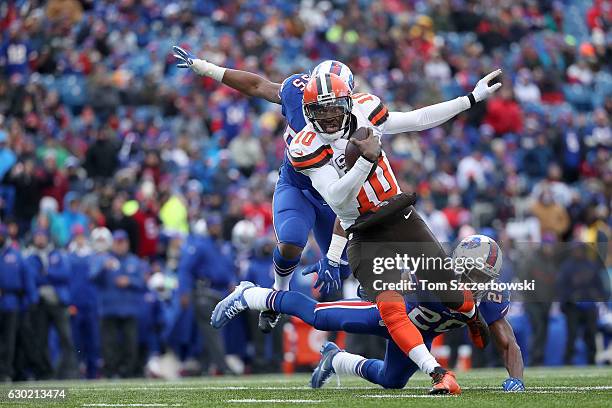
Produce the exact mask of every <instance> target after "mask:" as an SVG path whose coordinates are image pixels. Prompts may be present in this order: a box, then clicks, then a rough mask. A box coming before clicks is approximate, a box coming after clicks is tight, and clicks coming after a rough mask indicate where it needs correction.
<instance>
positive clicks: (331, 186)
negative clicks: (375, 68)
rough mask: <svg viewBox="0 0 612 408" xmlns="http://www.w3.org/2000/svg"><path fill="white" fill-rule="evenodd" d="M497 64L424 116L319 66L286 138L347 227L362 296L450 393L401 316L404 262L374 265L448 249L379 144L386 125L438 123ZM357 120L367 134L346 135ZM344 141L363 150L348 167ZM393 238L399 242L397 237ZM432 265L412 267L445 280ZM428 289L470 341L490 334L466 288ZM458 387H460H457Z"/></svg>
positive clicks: (481, 87) (406, 127) (448, 274)
mask: <svg viewBox="0 0 612 408" xmlns="http://www.w3.org/2000/svg"><path fill="white" fill-rule="evenodd" d="M500 73H501V70H497V71H494V72H492V73H491V74H489V75H487V76H486V77H484V78H483V79H482V80H481V81H479V83H478V85H477V87H476V88H475V90H474V92H472V93H470V94H469V95H467V96H463V97H459V98H456V99H454V100H451V101H448V102H444V103H440V104H437V105H433V106H431V107H429V108H428V109H427V110H426V112H427V114H424V115H422V116H425V117H415V114H414V112H407V113H402V112H394V113H393V115H390V114H389V113H388V110H387V108H386V107H385V106H384V104H383V103H382V102H381V101H380V100H379V99H378V98H377V97H376V96H374V95H370V94H355V95H353V94H352V92H351V90H350V88H349V87H348V86H347V85H346V83H344V81H342V80H341V79H340V78H339V77H338V76H337V75H335V74H333V73H320V74H318V75H315V76H313V77H311V79H310V81H309V82H308V84H307V85H306V88H305V89H304V97H303V109H304V116H305V117H306V119H307V121H308V124H307V125H306V127H305V128H304V129H302V130H301V131H300V132H299V133H298V134H297V135H296V137H295V138H294V139H293V140H292V141H291V144H290V146H289V158H290V161H291V164H292V165H293V166H294V167H295V169H297V170H298V171H300V172H302V173H303V174H305V175H307V176H308V177H309V178H310V179H311V181H312V185H313V186H314V187H315V188H316V189H317V191H318V192H319V193H320V194H321V196H322V197H323V198H324V199H325V201H326V202H327V203H328V204H329V206H330V207H331V208H332V209H333V210H334V212H335V213H336V215H337V216H338V219H339V220H340V224H341V226H342V228H343V229H344V230H346V231H347V232H348V234H349V235H348V239H349V245H348V257H349V264H350V267H351V270H352V271H353V274H354V275H355V277H356V278H357V279H358V280H359V282H360V283H361V285H362V287H363V288H364V290H365V292H366V294H367V295H368V297H369V298H370V299H372V300H375V302H376V304H377V306H378V309H379V311H380V314H381V317H382V319H383V321H384V323H385V325H386V327H387V328H388V330H389V333H390V334H391V337H392V338H393V340H394V341H395V343H396V344H397V345H398V347H399V348H400V349H401V350H402V351H403V352H404V353H405V354H406V355H408V356H409V357H410V358H411V359H412V360H413V361H414V362H415V363H416V364H417V365H418V366H419V368H420V369H421V370H422V371H424V372H426V373H427V374H430V375H431V376H432V378H433V380H434V387H436V386H437V387H439V388H440V390H441V391H446V392H450V393H455V392H457V390H460V389H459V386H458V385H457V383H456V381H455V376H454V374H453V373H452V372H450V371H446V370H444V369H443V368H442V367H440V366H439V364H438V363H437V362H436V360H435V358H434V357H433V356H432V355H431V354H430V353H429V351H428V350H427V347H426V346H425V345H424V343H423V338H422V336H421V334H420V333H419V331H418V329H417V328H416V327H415V325H414V324H413V323H412V322H411V321H410V320H409V319H408V318H407V315H406V305H405V303H404V300H403V297H402V295H401V293H400V292H398V291H396V290H393V289H392V286H389V285H387V286H385V285H381V283H384V284H395V283H400V282H401V272H402V269H403V268H402V267H400V266H394V267H391V268H389V269H388V270H385V271H384V276H382V275H379V274H375V273H374V268H373V264H374V260H375V259H377V258H378V259H394V258H395V255H396V254H398V253H399V254H402V253H406V252H408V253H409V255H411V256H415V257H418V256H421V257H423V258H428V259H441V260H443V259H445V258H447V257H446V254H445V252H444V249H443V248H442V246H441V245H440V243H439V242H438V241H437V240H436V238H435V237H434V235H433V234H432V233H431V231H430V230H429V228H428V227H427V226H426V224H425V222H424V221H423V220H422V218H421V217H420V216H419V215H418V214H417V213H416V210H415V209H414V207H413V204H414V202H415V198H414V195H413V194H412V195H409V194H405V193H402V192H401V190H400V188H399V185H398V183H397V180H396V178H395V175H394V174H393V170H392V169H391V166H390V164H389V161H388V159H387V157H386V155H385V154H384V152H383V151H382V149H381V142H380V137H381V136H382V134H384V133H398V132H402V131H411V130H419V129H418V125H419V123H420V122H423V123H425V122H426V123H428V124H429V126H428V127H431V123H437V124H441V123H443V122H445V121H446V120H448V119H450V118H451V117H453V116H455V115H456V114H458V113H460V112H462V111H464V110H466V109H468V108H470V107H471V106H472V105H474V104H475V103H476V102H478V101H480V100H483V99H485V98H486V97H487V96H489V95H490V94H492V93H493V92H495V91H496V90H497V89H499V87H500V86H501V84H499V83H496V84H492V85H489V82H490V81H491V80H492V79H494V78H495V77H497V76H498V75H499V74H500ZM360 128H366V129H367V132H368V136H367V137H366V138H364V139H362V140H356V139H350V136H351V135H352V134H353V133H354V132H355V131H356V130H357V129H360ZM348 143H354V144H356V145H357V147H358V148H359V150H360V152H361V156H359V157H358V158H357V159H356V160H355V162H354V163H351V164H352V167H351V168H350V169H347V163H346V161H345V160H344V154H345V150H346V147H347V144H348ZM397 243H399V244H397ZM433 264H434V265H440V266H434V267H433V268H430V269H426V268H422V269H420V270H416V271H414V272H415V273H416V275H417V277H418V279H420V280H428V281H431V282H436V283H443V282H449V281H450V280H451V279H453V278H454V276H455V275H454V270H452V269H445V268H444V267H442V262H440V263H439V264H438V263H436V262H434V263H433ZM440 288H441V290H438V291H434V292H433V293H434V294H435V295H436V296H437V297H438V298H439V299H440V301H441V302H442V303H443V304H444V305H445V306H446V307H449V308H450V309H452V310H455V311H458V312H461V313H464V314H466V315H467V316H468V317H469V318H470V320H469V322H468V326H469V329H470V336H471V338H472V341H473V342H474V343H475V345H476V346H479V347H483V348H484V346H485V345H486V343H487V342H488V337H489V333H488V327H487V325H486V322H484V320H483V319H482V317H481V316H480V314H479V312H478V309H477V308H476V306H475V303H474V300H473V298H472V296H471V294H470V293H469V292H465V293H463V292H459V291H449V290H442V289H443V286H440ZM458 392H460V391H458Z"/></svg>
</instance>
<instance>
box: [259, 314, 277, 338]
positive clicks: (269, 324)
mask: <svg viewBox="0 0 612 408" xmlns="http://www.w3.org/2000/svg"><path fill="white" fill-rule="evenodd" d="M280 317H281V314H280V313H278V312H275V311H273V310H264V311H263V312H260V313H259V321H258V323H257V326H258V327H259V330H261V331H262V333H265V334H268V333H270V332H271V331H272V330H274V328H275V327H276V325H277V324H278V321H279V319H280Z"/></svg>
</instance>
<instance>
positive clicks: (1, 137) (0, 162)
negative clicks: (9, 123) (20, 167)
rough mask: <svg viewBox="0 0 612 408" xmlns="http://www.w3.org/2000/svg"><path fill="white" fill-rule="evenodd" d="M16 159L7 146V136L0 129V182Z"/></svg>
mask: <svg viewBox="0 0 612 408" xmlns="http://www.w3.org/2000/svg"><path fill="white" fill-rule="evenodd" d="M16 161H17V157H16V156H15V153H14V152H13V151H12V150H11V148H10V146H9V144H8V134H7V133H6V131H4V130H2V129H0V180H2V179H3V178H4V175H5V174H6V173H7V172H8V171H9V170H10V169H11V167H13V165H14V164H15V162H16Z"/></svg>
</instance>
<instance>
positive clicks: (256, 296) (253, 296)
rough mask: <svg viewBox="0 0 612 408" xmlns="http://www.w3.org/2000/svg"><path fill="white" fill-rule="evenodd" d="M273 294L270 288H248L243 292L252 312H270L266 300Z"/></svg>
mask: <svg viewBox="0 0 612 408" xmlns="http://www.w3.org/2000/svg"><path fill="white" fill-rule="evenodd" d="M271 292H273V290H272V289H268V288H259V287H254V288H248V289H247V290H245V291H244V292H243V296H244V300H246V302H247V305H248V306H249V309H251V310H259V311H263V310H268V307H267V306H266V300H267V299H268V295H270V293H271Z"/></svg>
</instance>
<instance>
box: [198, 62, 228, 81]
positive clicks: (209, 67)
mask: <svg viewBox="0 0 612 408" xmlns="http://www.w3.org/2000/svg"><path fill="white" fill-rule="evenodd" d="M193 66H194V68H195V69H194V71H195V72H196V73H197V74H198V75H203V76H207V77H209V78H212V79H214V80H215V81H217V82H221V81H222V80H223V75H225V70H226V69H227V68H223V67H220V66H218V65H215V64H213V63H212V62H208V61H206V60H202V59H194V60H193Z"/></svg>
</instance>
